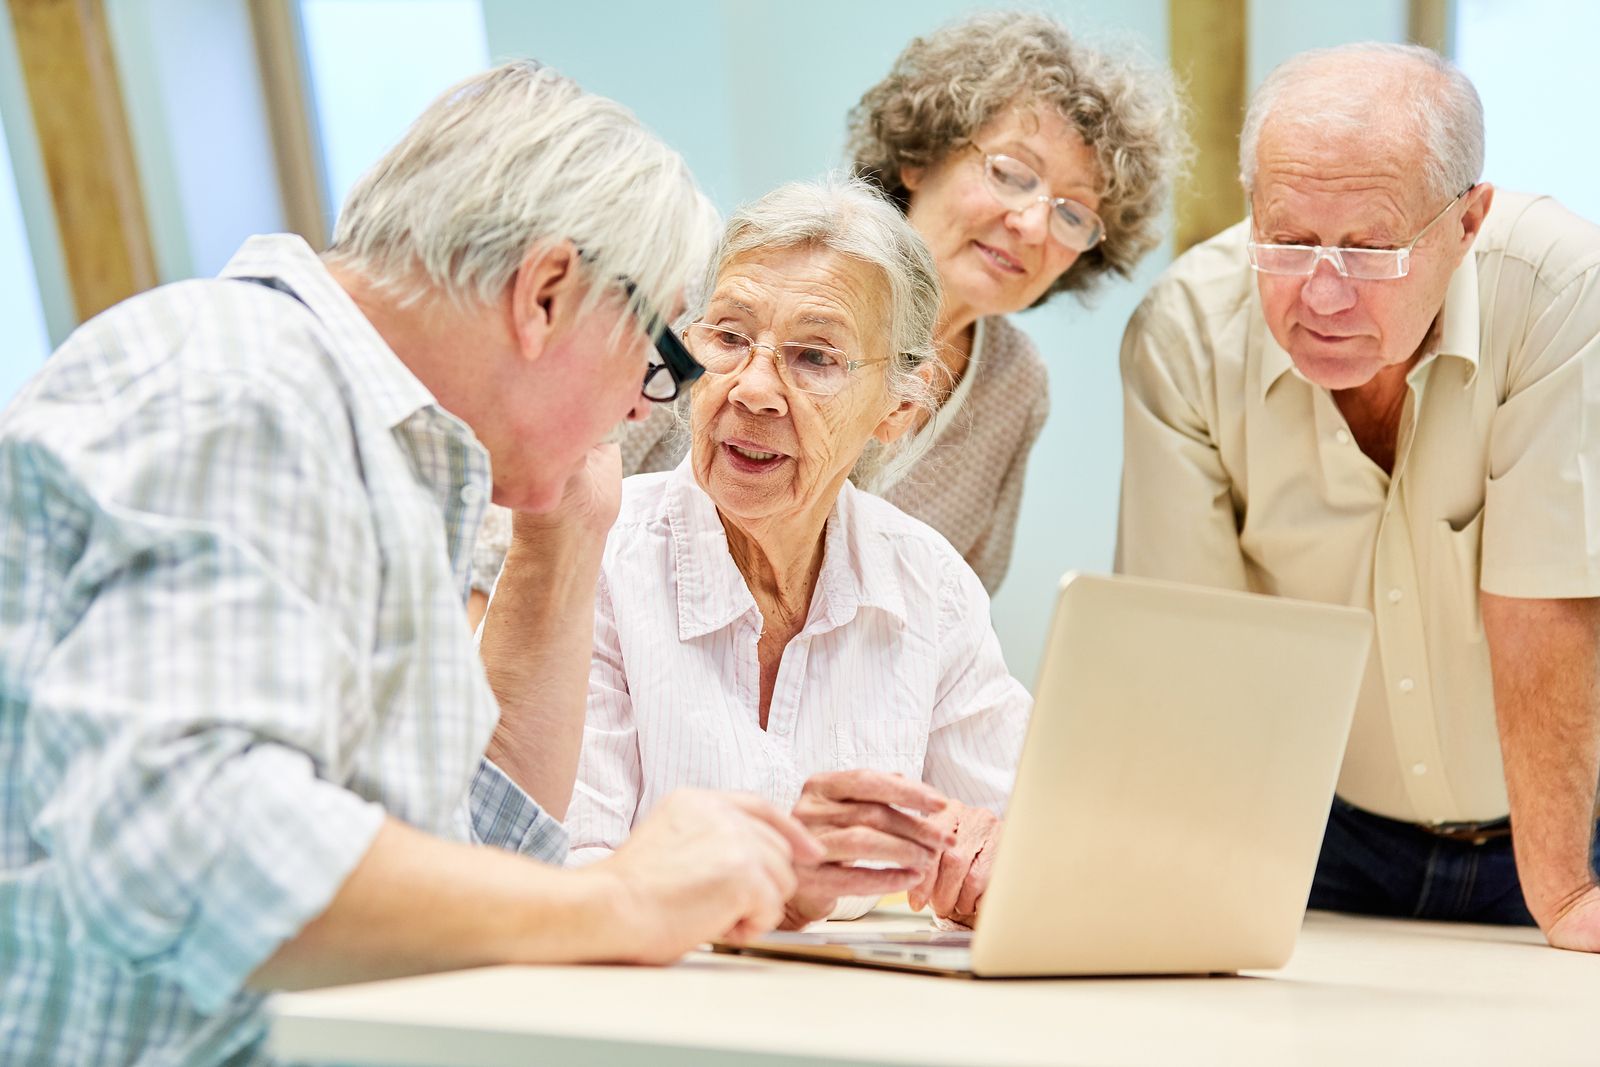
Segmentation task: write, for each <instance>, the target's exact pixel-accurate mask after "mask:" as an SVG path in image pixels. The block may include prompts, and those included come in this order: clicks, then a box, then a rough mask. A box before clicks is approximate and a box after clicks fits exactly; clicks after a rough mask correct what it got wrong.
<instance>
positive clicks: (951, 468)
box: [472, 316, 1050, 595]
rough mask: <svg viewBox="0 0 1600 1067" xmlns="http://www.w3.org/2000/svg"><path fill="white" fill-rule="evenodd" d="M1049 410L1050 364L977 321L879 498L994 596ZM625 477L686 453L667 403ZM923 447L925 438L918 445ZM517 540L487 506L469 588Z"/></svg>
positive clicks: (647, 427) (1016, 333)
mask: <svg viewBox="0 0 1600 1067" xmlns="http://www.w3.org/2000/svg"><path fill="white" fill-rule="evenodd" d="M1049 413H1050V383H1049V375H1048V372H1047V371H1046V370H1045V365H1044V360H1043V359H1041V358H1040V356H1039V350H1038V349H1037V348H1035V347H1034V344H1033V342H1032V341H1030V340H1029V339H1028V337H1027V335H1026V334H1024V333H1023V332H1022V331H1021V330H1019V329H1017V328H1016V327H1015V326H1013V325H1012V324H1011V323H1009V322H1007V321H1006V320H1005V319H1003V318H1000V317H998V316H995V317H992V318H987V319H980V320H979V321H978V326H977V331H976V333H975V336H974V338H973V345H972V358H971V361H970V363H969V364H968V367H967V373H966V374H965V375H963V377H962V381H961V384H960V385H959V386H957V388H956V391H955V392H954V393H953V394H952V395H951V397H950V399H949V401H947V402H946V404H945V406H944V408H943V409H941V410H940V412H939V414H938V416H937V417H936V418H934V419H931V420H929V421H928V423H927V425H926V426H924V427H923V428H922V429H921V430H920V431H918V432H919V434H921V435H926V437H927V438H928V442H927V447H926V449H925V450H922V451H921V455H920V456H919V457H918V458H917V460H916V461H915V462H914V463H912V464H911V465H910V466H909V467H908V468H906V469H905V470H904V471H901V472H899V473H898V477H896V476H895V473H894V472H893V471H892V470H891V472H890V475H889V477H890V478H891V479H893V481H892V483H891V484H889V485H888V487H887V488H880V490H879V492H880V494H881V495H882V496H883V497H884V498H885V499H887V500H888V501H889V502H891V503H893V504H895V505H896V506H897V507H899V508H900V510H902V511H904V512H906V513H907V514H908V515H912V516H914V517H916V518H918V519H921V520H922V521H923V522H925V523H927V524H928V525H929V526H932V527H933V528H934V529H935V530H938V531H939V532H940V533H941V534H943V535H944V536H945V539H946V540H948V541H949V542H950V544H951V545H953V546H954V547H955V549H956V551H958V552H960V553H961V555H962V556H963V557H964V558H965V559H966V561H967V563H968V565H969V566H971V567H972V569H973V571H974V573H976V574H977V576H978V578H979V580H981V581H982V582H983V585H984V588H985V589H987V590H988V591H989V593H990V595H993V594H994V592H995V590H996V589H998V588H999V587H1000V581H1001V579H1003V578H1004V577H1005V575H1006V568H1007V567H1008V566H1009V565H1010V563H1011V545H1012V541H1013V540H1014V538H1015V535H1016V529H1017V512H1018V510H1019V509H1020V508H1021V506H1022V481H1023V475H1024V474H1025V473H1026V470H1027V466H1028V453H1029V451H1031V450H1032V448H1033V443H1034V441H1036V440H1037V439H1038V437H1039V430H1040V428H1041V427H1043V426H1044V420H1045V417H1046V416H1047V415H1048V414H1049ZM620 440H621V443H622V473H623V474H624V475H629V474H645V473H648V472H651V471H664V470H671V469H672V468H674V467H676V466H677V465H678V462H679V461H680V460H682V459H683V457H684V455H685V454H686V453H687V452H688V450H689V435H688V433H687V429H686V426H685V423H684V421H683V420H682V419H680V418H679V417H677V415H676V413H675V412H674V410H673V406H672V405H667V404H661V405H658V406H657V407H656V409H655V410H654V411H653V412H651V414H650V417H649V418H647V419H645V420H644V421H643V422H636V423H631V424H629V425H627V426H625V427H624V428H623V430H622V432H621V436H620ZM917 443H918V445H921V444H923V443H924V442H921V441H919V442H917ZM510 543H511V513H510V512H509V511H507V510H506V509H504V508H499V507H490V508H489V510H488V513H487V514H486V515H485V516H484V520H483V527H482V529H481V530H480V531H479V533H478V543H477V547H476V548H475V549H474V552H473V565H472V584H473V588H475V589H481V590H483V591H484V592H488V591H489V590H490V589H492V588H493V587H494V582H495V579H496V578H497V577H498V576H499V573H500V564H501V563H502V562H504V560H505V555H506V549H507V547H508V546H509V545H510Z"/></svg>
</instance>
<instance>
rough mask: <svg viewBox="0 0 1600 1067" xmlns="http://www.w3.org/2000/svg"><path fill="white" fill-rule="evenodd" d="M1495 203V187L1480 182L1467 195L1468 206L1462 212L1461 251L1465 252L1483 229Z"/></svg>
mask: <svg viewBox="0 0 1600 1067" xmlns="http://www.w3.org/2000/svg"><path fill="white" fill-rule="evenodd" d="M1493 203H1494V186H1492V185H1490V184H1489V183H1488V182H1479V183H1478V184H1477V185H1474V186H1473V187H1472V190H1471V191H1470V192H1469V193H1467V199H1466V205H1465V207H1464V208H1463V209H1462V212H1461V249H1462V251H1463V252H1465V251H1466V250H1467V249H1468V248H1470V247H1471V246H1472V242H1473V241H1474V240H1475V239H1476V238H1477V236H1478V231H1479V230H1481V229H1483V220H1484V219H1486V218H1488V217H1489V207H1490V205H1492V204H1493Z"/></svg>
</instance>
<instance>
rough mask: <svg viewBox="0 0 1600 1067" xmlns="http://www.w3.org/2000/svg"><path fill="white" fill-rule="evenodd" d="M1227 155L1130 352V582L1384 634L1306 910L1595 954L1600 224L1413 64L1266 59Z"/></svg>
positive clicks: (1361, 57) (1404, 52)
mask: <svg viewBox="0 0 1600 1067" xmlns="http://www.w3.org/2000/svg"><path fill="white" fill-rule="evenodd" d="M1240 161H1241V171H1242V174H1241V176H1242V179H1243V182H1244V187H1245V191H1246V193H1247V194H1248V197H1249V202H1250V218H1249V219H1248V220H1246V221H1245V222H1243V223H1240V224H1239V225H1238V226H1235V227H1233V228H1231V229H1229V230H1227V231H1225V232H1223V233H1221V234H1219V235H1218V236H1217V237H1215V238H1213V239H1211V240H1210V241H1208V242H1206V243H1205V244H1202V245H1200V246H1199V247H1197V248H1195V249H1193V250H1191V251H1190V252H1188V253H1187V254H1185V255H1184V256H1183V257H1182V258H1181V259H1179V260H1178V262H1177V263H1175V264H1174V265H1173V266H1172V267H1171V268H1170V269H1169V270H1168V271H1167V273H1166V274H1165V275H1164V276H1163V278H1162V279H1161V280H1160V281H1159V282H1158V283H1157V285H1156V286H1155V288H1154V289H1153V291H1152V292H1151V293H1150V295H1149V296H1148V297H1147V299H1146V300H1145V301H1144V303H1143V305H1142V306H1141V307H1140V309H1139V310H1138V312H1137V313H1136V314H1135V316H1134V318H1133V320H1132V321H1131V323H1130V324H1129V326H1128V330H1127V334H1126V336H1125V339H1124V342H1123V354H1122V361H1123V377H1124V384H1125V395H1126V403H1125V429H1124V433H1125V444H1126V456H1125V468H1124V474H1123V504H1122V516H1121V530H1120V535H1119V545H1118V558H1119V566H1120V568H1121V569H1122V570H1124V571H1127V572H1130V573H1135V574H1144V575H1152V576H1157V577H1162V578H1171V579H1178V580H1183V581H1190V582H1197V583H1204V584H1209V585H1215V586H1224V587H1231V588H1237V589H1249V590H1255V591H1259V592H1266V593H1273V594H1280V595H1284V596H1293V597H1302V598H1306V599H1310V600H1319V601H1325V602H1329V603H1338V604H1351V605H1356V606H1360V607H1364V608H1368V609H1370V610H1371V611H1372V613H1373V615H1374V616H1375V617H1376V620H1377V631H1376V643H1375V647H1374V650H1373V655H1372V657H1371V659H1370V662H1369V666H1368V669H1367V675H1366V678H1365V680H1364V683H1363V687H1362V690H1361V695H1360V698H1359V704H1358V706H1357V711H1356V718H1355V725H1354V728H1353V730H1352V733H1351V737H1350V741H1349V748H1348V751H1347V753H1346V757H1345V762H1344V768H1343V771H1342V773H1341V775H1340V779H1339V785H1338V796H1337V798H1336V800H1335V803H1334V807H1333V811H1332V813H1331V815H1330V818H1329V823H1328V828H1327V836H1326V838H1325V840H1324V844H1323V849H1322V856H1321V859H1320V862H1319V864H1318V869H1317V876H1316V882H1315V885H1314V888H1313V890H1312V895H1311V904H1312V906H1313V907H1324V908H1331V909H1337V910H1347V911H1357V912H1367V913H1376V914H1386V915H1397V916H1416V917H1423V918H1437V919H1453V920H1462V921H1481V922H1503V923H1531V922H1537V923H1538V925H1539V926H1540V927H1541V928H1542V929H1543V931H1544V934H1545V936H1546V938H1547V939H1548V940H1549V942H1550V943H1551V944H1552V945H1556V946H1558V947H1562V948H1570V949H1579V950H1585V951H1596V950H1600V889H1597V888H1596V880H1595V856H1594V854H1593V853H1594V824H1595V807H1594V805H1595V792H1596V781H1597V776H1600V607H1597V604H1600V600H1597V599H1596V598H1597V597H1600V340H1597V338H1600V228H1597V227H1595V226H1594V225H1591V224H1590V223H1588V222H1586V221H1584V220H1582V219H1580V218H1577V217H1575V216H1574V215H1572V214H1571V213H1570V212H1568V211H1567V210H1565V209H1564V208H1562V207H1561V205H1559V204H1557V203H1556V202H1555V201H1553V200H1550V199H1548V198H1541V197H1534V196H1527V195H1522V194H1518V193H1511V192H1507V191H1505V190H1495V189H1493V188H1491V187H1490V186H1489V185H1488V184H1486V183H1484V182H1482V181H1481V180H1480V173H1481V168H1482V164H1483V113H1482V107H1481V105H1480V104H1479V101H1478V97H1477V94H1476V92H1475V91H1474V90H1473V87H1472V85H1471V83H1470V82H1469V81H1468V80H1467V79H1466V78H1465V77H1464V76H1463V75H1462V74H1461V73H1460V72H1459V71H1458V70H1456V69H1455V68H1454V67H1453V66H1451V65H1450V64H1449V63H1447V62H1445V61H1444V60H1442V59H1440V58H1439V57H1438V56H1437V55H1435V54H1433V53H1432V52H1430V51H1428V50H1426V49H1422V48H1416V47H1410V46H1397V45H1352V46H1347V47H1343V48H1338V49H1332V50H1328V51H1321V52H1312V53H1307V54H1305V55H1302V56H1299V57H1297V58H1295V59H1292V60H1290V61H1289V62H1287V63H1285V64H1284V65H1283V66H1281V67H1279V68H1278V69H1277V70H1276V71H1274V72H1273V73H1272V74H1271V75H1270V76H1269V77H1268V78H1267V80H1266V81H1265V82H1264V83H1263V84H1262V86H1261V88H1260V90H1259V91H1258V92H1257V94H1256V96H1255V98H1254V100H1253V101H1252V103H1251V106H1250V109H1249V112H1248V115H1247V117H1246V121H1245V126H1244V131H1243V135H1242V137H1241V143H1240ZM1294 713H1295V709H1294V708H1292V707H1286V708H1284V714H1286V715H1292V714H1294Z"/></svg>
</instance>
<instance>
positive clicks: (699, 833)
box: [588, 790, 822, 964]
mask: <svg viewBox="0 0 1600 1067" xmlns="http://www.w3.org/2000/svg"><path fill="white" fill-rule="evenodd" d="M821 858H822V848H821V846H820V845H818V843H817V842H816V841H815V840H813V839H812V838H811V836H810V835H809V834H807V833H806V831H805V829H804V828H803V827H801V826H800V824H799V823H797V822H796V821H795V820H793V819H791V818H789V817H788V816H787V815H784V814H783V813H781V812H779V811H776V810H774V809H773V808H772V807H771V806H769V805H768V804H766V803H765V802H764V801H762V800H761V799H759V798H757V797H754V796H749V795H746V794H741V793H714V792H709V791H700V790H680V791H678V792H676V793H673V794H672V795H670V796H668V797H667V798H666V800H664V801H663V802H662V803H661V805H660V806H659V807H658V808H656V810H655V811H653V812H651V814H650V817H649V818H647V819H645V820H644V822H642V823H640V824H639V826H638V827H636V828H635V829H634V831H633V833H632V835H631V836H630V837H629V838H628V840H627V842H626V843H625V844H624V845H623V846H622V847H621V848H620V849H618V850H617V852H616V853H615V854H614V855H613V856H611V857H610V858H609V859H607V860H604V861H602V862H600V863H597V864H595V865H594V866H593V867H591V868H588V870H589V871H591V872H594V873H595V874H598V875H602V876H606V877H610V878H614V879H615V880H616V882H617V885H618V887H619V888H620V890H621V893H620V897H621V906H620V907H619V908H618V909H617V911H618V914H617V915H616V917H615V926H614V928H615V929H617V931H618V933H619V935H620V938H621V944H620V946H619V950H618V952H617V954H616V956H617V958H618V959H620V960H623V961H625V962H629V963H658V964H661V963H671V962H672V961H674V960H676V959H677V958H678V957H680V956H682V955H683V954H684V953H685V952H687V951H689V950H690V949H692V948H694V947H695V946H696V945H698V944H700V943H701V942H703V941H710V940H713V939H723V940H728V941H735V942H743V941H747V940H749V939H750V938H752V937H755V936H757V935H758V934H763V933H765V932H767V931H768V930H771V929H772V928H773V927H775V926H777V925H778V922H779V920H780V919H782V918H783V905H784V901H786V900H788V899H789V897H790V896H791V895H793V893H794V890H795V885H796V879H795V871H794V867H795V864H796V863H803V864H815V863H817V862H818V861H819V860H820V859H821Z"/></svg>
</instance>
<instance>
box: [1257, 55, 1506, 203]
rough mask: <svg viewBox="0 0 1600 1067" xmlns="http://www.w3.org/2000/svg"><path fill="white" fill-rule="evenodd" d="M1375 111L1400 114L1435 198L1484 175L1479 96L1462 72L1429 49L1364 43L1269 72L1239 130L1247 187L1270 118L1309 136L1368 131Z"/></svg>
mask: <svg viewBox="0 0 1600 1067" xmlns="http://www.w3.org/2000/svg"><path fill="white" fill-rule="evenodd" d="M1369 74H1372V75H1376V76H1368V75H1369ZM1375 109H1376V111H1377V113H1380V114H1381V113H1383V112H1387V113H1388V114H1390V115H1397V116H1399V117H1400V118H1401V121H1402V124H1403V125H1402V130H1403V131H1404V133H1406V134H1409V135H1411V136H1413V137H1415V138H1416V140H1417V141H1419V142H1421V145H1422V148H1423V150H1424V158H1423V174H1424V177H1425V179H1426V181H1427V183H1428V188H1429V191H1430V192H1431V193H1433V194H1434V195H1435V196H1438V197H1441V198H1442V197H1453V196H1458V195H1460V193H1461V192H1463V191H1464V190H1466V189H1468V188H1470V187H1471V186H1473V185H1474V184H1476V183H1477V181H1478V178H1479V177H1480V176H1481V175H1482V174H1483V102H1482V101H1481V100H1479V99H1478V91H1477V90H1476V89H1474V88H1473V87H1472V82H1471V81H1470V80H1469V79H1468V78H1467V76H1466V75H1465V74H1463V73H1462V72H1461V70H1460V68H1459V67H1457V66H1456V65H1455V64H1454V63H1451V62H1450V61H1449V60H1447V59H1445V58H1444V57H1442V56H1440V55H1439V54H1438V53H1437V52H1434V51H1433V50H1432V49H1428V48H1423V47H1422V46H1420V45H1413V44H1387V43H1383V42H1377V41H1368V42H1364V43H1360V44H1347V45H1340V46H1339V47H1337V48H1319V49H1315V50H1313V51H1310V52H1302V53H1300V54H1299V55H1297V56H1294V57H1292V58H1290V59H1288V60H1286V61H1284V62H1283V63H1281V64H1279V65H1278V66H1277V67H1275V68H1274V69H1273V71H1272V73H1271V74H1268V75H1267V77H1266V80H1264V81H1263V82H1262V83H1261V86H1260V88H1258V89H1257V90H1256V92H1255V95H1254V96H1253V97H1252V98H1251V100H1250V108H1249V110H1248V111H1246V112H1245V117H1244V128H1243V129H1242V130H1241V131H1240V133H1239V180H1240V181H1241V182H1242V183H1243V184H1244V189H1245V193H1246V194H1247V195H1248V194H1249V193H1251V192H1253V191H1254V189H1255V178H1256V162H1257V161H1256V154H1257V151H1258V149H1259V148H1260V143H1261V131H1262V128H1263V127H1265V126H1267V125H1268V124H1269V123H1270V124H1271V125H1272V126H1273V127H1275V128H1276V127H1279V126H1287V127H1289V128H1291V129H1294V130H1297V131H1304V132H1306V133H1308V134H1312V135H1315V134H1318V133H1326V132H1328V131H1334V132H1339V133H1353V132H1358V131H1359V132H1370V131H1372V130H1373V125H1374V123H1373V119H1374V114H1375ZM1407 147H1408V148H1411V147H1413V146H1407Z"/></svg>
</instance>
